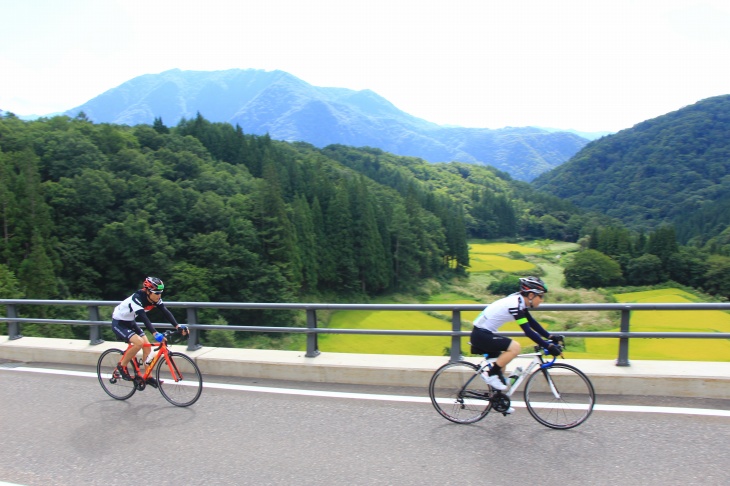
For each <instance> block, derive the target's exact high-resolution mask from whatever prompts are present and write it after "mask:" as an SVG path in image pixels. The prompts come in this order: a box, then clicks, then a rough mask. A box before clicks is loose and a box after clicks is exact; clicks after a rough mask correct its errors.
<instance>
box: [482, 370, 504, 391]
mask: <svg viewBox="0 0 730 486" xmlns="http://www.w3.org/2000/svg"><path fill="white" fill-rule="evenodd" d="M482 378H484V381H485V382H486V383H487V385H489V386H491V387H492V388H494V389H495V390H499V391H504V390H506V389H507V385H505V384H504V383H502V380H500V379H499V376H497V375H492V376H486V375H485V374H484V373H482Z"/></svg>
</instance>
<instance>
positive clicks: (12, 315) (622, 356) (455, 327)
mask: <svg viewBox="0 0 730 486" xmlns="http://www.w3.org/2000/svg"><path fill="white" fill-rule="evenodd" d="M117 304H119V302H116V301H98V300H31V299H0V306H6V308H7V317H0V322H7V323H8V337H9V339H11V340H13V339H20V338H22V337H23V336H22V334H20V325H21V324H23V323H40V324H67V325H82V326H90V332H89V339H90V342H91V344H99V343H101V342H103V340H102V339H101V327H102V326H111V322H109V321H102V320H100V314H99V308H100V307H107V306H108V307H115V306H116V305H117ZM19 305H23V306H26V305H38V306H46V305H75V306H86V307H87V308H88V312H89V319H88V320H63V319H37V318H23V317H19V316H18V313H17V306H19ZM165 305H167V306H168V307H183V308H185V309H187V322H186V324H187V325H188V327H189V328H190V338H189V339H188V349H189V350H191V351H192V350H195V349H198V348H200V347H201V344H200V330H207V329H223V330H229V331H247V332H287V333H304V334H306V335H307V352H306V356H307V357H309V358H314V357H316V356H317V355H319V345H318V341H317V337H318V336H319V334H381V335H402V336H442V337H443V336H450V337H451V356H450V358H451V360H452V361H456V360H458V359H460V357H461V356H462V350H461V339H460V338H461V337H462V336H469V335H470V334H471V332H470V331H463V330H462V329H461V313H462V312H463V311H481V310H482V309H483V308H484V307H485V306H484V305H481V304H303V303H302V304H297V303H241V302H165ZM198 309H273V310H276V309H279V310H303V311H305V312H306V316H307V324H306V327H275V326H236V325H213V324H202V323H199V322H198ZM318 310H342V311H347V310H385V311H432V312H437V311H450V312H451V330H450V331H418V330H383V329H329V328H319V327H317V311H318ZM660 310H662V311H667V310H669V311H688V310H720V311H730V303H716V304H713V303H688V304H659V303H658V304H628V303H627V304H543V305H541V306H540V308H539V309H535V310H533V312H563V311H565V312H577V311H618V312H620V313H621V322H620V331H619V332H600V331H586V332H576V331H564V332H563V331H561V334H563V335H565V336H566V337H591V338H618V340H619V346H618V359H617V360H616V365H617V366H629V340H630V339H631V338H634V339H636V338H675V339H685V338H690V339H730V333H707V332H704V333H703V332H631V331H630V328H631V313H632V312H635V311H660ZM155 326H156V327H157V326H159V327H170V326H169V324H166V323H155ZM500 334H503V335H506V336H511V337H513V336H523V334H522V333H521V332H501V333H500Z"/></svg>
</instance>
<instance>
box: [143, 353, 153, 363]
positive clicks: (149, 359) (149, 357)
mask: <svg viewBox="0 0 730 486" xmlns="http://www.w3.org/2000/svg"><path fill="white" fill-rule="evenodd" d="M153 359H155V353H150V355H149V356H147V361H145V362H144V364H145V365H147V366H149V365H150V363H152V360H153Z"/></svg>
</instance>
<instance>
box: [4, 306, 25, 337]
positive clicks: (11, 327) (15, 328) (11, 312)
mask: <svg viewBox="0 0 730 486" xmlns="http://www.w3.org/2000/svg"><path fill="white" fill-rule="evenodd" d="M7 306H8V317H9V318H11V319H12V318H13V317H18V309H17V308H16V307H15V304H7ZM22 337H23V335H22V334H20V324H18V323H17V322H13V321H10V322H8V339H10V340H11V341H12V340H14V339H20V338H22Z"/></svg>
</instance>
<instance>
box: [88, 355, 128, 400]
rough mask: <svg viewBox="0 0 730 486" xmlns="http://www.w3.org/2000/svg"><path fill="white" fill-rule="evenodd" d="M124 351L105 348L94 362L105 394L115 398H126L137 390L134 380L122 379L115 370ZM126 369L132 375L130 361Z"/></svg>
mask: <svg viewBox="0 0 730 486" xmlns="http://www.w3.org/2000/svg"><path fill="white" fill-rule="evenodd" d="M122 356H124V352H123V351H122V350H120V349H107V350H106V351H104V352H103V353H101V356H99V361H97V363H96V376H97V377H98V378H99V383H100V384H101V387H102V388H103V389H104V391H105V392H106V394H107V395H109V396H110V397H112V398H115V399H117V400H126V399H127V398H129V397H131V396H132V395H134V392H135V391H136V390H137V389H136V388H135V386H134V381H126V380H124V379H123V378H122V377H121V375H120V374H119V372H118V371H117V365H118V364H119V362H120V361H121V360H122ZM127 371H128V372H129V373H130V375H131V376H134V368H132V365H131V362H130V364H129V365H127Z"/></svg>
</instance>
